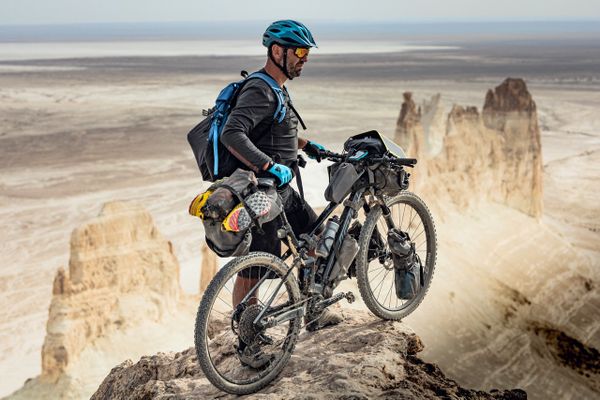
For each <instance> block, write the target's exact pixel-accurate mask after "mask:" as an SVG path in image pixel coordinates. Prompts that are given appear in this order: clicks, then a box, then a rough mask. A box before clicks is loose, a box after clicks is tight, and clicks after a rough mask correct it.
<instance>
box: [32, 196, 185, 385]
mask: <svg viewBox="0 0 600 400" xmlns="http://www.w3.org/2000/svg"><path fill="white" fill-rule="evenodd" d="M180 296H181V289H180V287H179V264H178V262H177V259H176V258H175V255H174V254H173V248H172V245H171V244H170V243H169V242H168V241H166V240H165V239H164V238H163V237H162V236H161V235H160V233H159V232H158V230H157V229H156V227H155V225H154V222H153V220H152V217H151V215H150V214H149V213H148V212H147V211H145V210H143V209H142V208H141V207H140V206H139V205H137V204H134V203H123V202H113V203H108V204H106V205H105V206H104V208H103V209H102V211H101V213H100V215H99V216H98V217H97V218H95V219H93V220H92V221H90V222H88V223H86V224H84V225H82V226H80V227H79V228H77V229H75V230H74V231H73V234H72V236H71V256H70V261H69V270H68V272H67V271H65V270H64V269H62V268H61V269H59V270H58V272H57V274H56V277H55V279H54V285H53V297H52V302H51V305H50V311H49V317H48V323H47V334H46V338H45V341H44V345H43V348H42V376H41V379H42V380H43V381H46V382H55V381H56V380H57V379H58V378H59V377H60V376H61V374H62V373H63V372H65V370H67V369H68V367H69V365H71V364H72V363H73V361H75V360H76V359H77V357H78V355H79V354H80V353H81V351H82V350H83V349H84V348H85V346H86V345H87V344H89V343H91V342H93V341H94V340H95V339H97V338H99V337H101V336H104V335H106V334H107V333H109V332H110V331H111V330H114V329H116V328H120V327H124V326H129V325H135V324H136V323H137V322H140V321H142V320H146V319H151V320H159V319H160V318H161V316H162V315H164V314H165V313H167V312H169V310H172V309H174V307H175V306H176V304H177V301H178V299H179V297H180Z"/></svg>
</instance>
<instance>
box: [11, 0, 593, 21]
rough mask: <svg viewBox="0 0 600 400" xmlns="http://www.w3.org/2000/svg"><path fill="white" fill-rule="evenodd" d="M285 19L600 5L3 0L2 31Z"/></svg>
mask: <svg viewBox="0 0 600 400" xmlns="http://www.w3.org/2000/svg"><path fill="white" fill-rule="evenodd" d="M280 18H294V19H299V20H304V21H306V20H308V21H310V20H330V19H335V20H356V19H366V20H370V21H374V20H410V21H428V20H436V21H437V20H498V19H500V20H507V19H508V20H512V19H517V20H523V19H535V20H544V19H552V20H555V19H600V0H493V1H490V0H410V1H407V0H296V1H293V0H278V1H275V0H265V1H259V0H245V1H238V0H235V1H234V0H212V1H206V0H0V25H13V24H61V23H86V22H155V21H156V22H159V21H207V20H260V21H271V20H275V19H280Z"/></svg>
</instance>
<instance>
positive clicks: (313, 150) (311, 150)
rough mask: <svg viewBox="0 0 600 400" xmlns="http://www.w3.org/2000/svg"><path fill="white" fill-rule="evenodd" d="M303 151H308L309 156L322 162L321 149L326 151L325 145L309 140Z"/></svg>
mask: <svg viewBox="0 0 600 400" xmlns="http://www.w3.org/2000/svg"><path fill="white" fill-rule="evenodd" d="M302 151H304V152H305V153H306V155H307V156H308V158H312V159H313V160H317V162H321V151H325V146H323V145H321V144H319V143H315V142H311V141H310V140H309V141H308V142H307V143H306V146H304V148H303V149H302Z"/></svg>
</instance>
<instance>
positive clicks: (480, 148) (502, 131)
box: [395, 78, 542, 218]
mask: <svg viewBox="0 0 600 400" xmlns="http://www.w3.org/2000/svg"><path fill="white" fill-rule="evenodd" d="M422 109H423V110H426V112H425V113H422V112H421V110H422ZM440 112H441V107H440V100H439V96H434V97H433V98H432V99H431V101H429V102H424V103H423V105H422V106H421V107H417V106H416V105H415V103H414V101H413V99H412V95H411V94H410V93H405V96H404V104H403V105H402V109H401V111H400V116H399V118H398V122H397V126H396V133H395V140H396V141H397V142H398V143H399V144H400V145H402V146H403V147H404V148H405V149H407V153H408V154H409V155H410V156H413V157H416V158H418V159H419V164H418V168H416V169H415V172H416V175H417V177H415V178H416V179H412V182H413V183H414V184H416V186H417V188H416V190H417V191H418V192H419V193H424V194H425V196H426V197H428V198H429V199H432V201H437V202H439V203H443V202H444V201H452V202H453V203H455V204H457V205H459V206H460V207H468V206H469V205H471V204H472V203H473V202H474V201H477V200H492V201H497V202H499V203H502V204H506V205H508V206H510V207H513V208H515V209H517V210H519V211H522V212H524V213H526V214H528V215H531V216H533V217H537V218H539V217H541V214H542V155H541V139H540V130H539V127H538V118H537V112H536V105H535V102H534V101H533V99H532V96H531V94H530V93H529V91H528V90H527V86H526V84H525V82H524V81H523V80H522V79H512V78H508V79H507V80H505V81H504V82H503V83H502V84H501V85H499V86H498V87H496V88H495V90H493V91H492V90H490V91H488V93H487V95H486V99H485V104H484V107H483V111H482V112H481V113H480V112H479V110H478V109H477V108H476V107H472V106H471V107H462V106H459V105H454V106H453V107H452V109H451V111H450V113H449V114H448V115H447V118H446V121H445V124H440V122H439V121H440V118H439V116H438V117H434V116H433V115H435V114H436V113H437V114H438V115H439V113H440ZM442 130H443V132H441V131H442ZM440 138H441V139H440ZM440 143H441V144H440ZM474 194H475V195H474ZM441 207H443V205H441Z"/></svg>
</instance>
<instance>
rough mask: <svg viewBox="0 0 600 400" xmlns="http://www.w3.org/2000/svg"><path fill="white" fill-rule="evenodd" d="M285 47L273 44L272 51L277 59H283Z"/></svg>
mask: <svg viewBox="0 0 600 400" xmlns="http://www.w3.org/2000/svg"><path fill="white" fill-rule="evenodd" d="M284 51H285V50H284V48H283V47H282V46H280V45H278V44H276V43H275V44H273V46H271V52H272V54H273V57H275V59H276V60H279V59H281V57H283V52H284Z"/></svg>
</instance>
